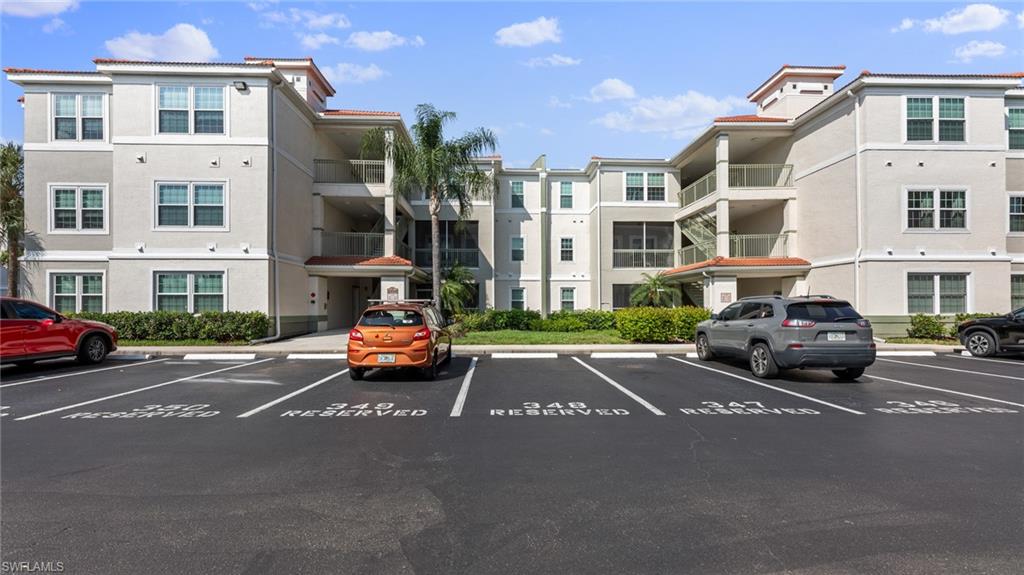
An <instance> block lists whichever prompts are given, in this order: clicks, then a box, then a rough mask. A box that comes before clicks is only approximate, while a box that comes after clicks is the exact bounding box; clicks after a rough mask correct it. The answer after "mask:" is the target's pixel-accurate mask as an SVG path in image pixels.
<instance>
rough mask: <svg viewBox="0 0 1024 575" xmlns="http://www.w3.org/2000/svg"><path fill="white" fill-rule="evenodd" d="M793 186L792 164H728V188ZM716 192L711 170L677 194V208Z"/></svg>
mask: <svg viewBox="0 0 1024 575" xmlns="http://www.w3.org/2000/svg"><path fill="white" fill-rule="evenodd" d="M792 185H793V165H792V164H729V187H730V188H788V187H792ZM716 191H718V180H717V178H716V176H715V172H714V171H713V170H712V171H711V172H708V173H707V174H705V175H704V177H702V178H701V179H699V180H697V181H696V182H693V183H692V184H690V185H689V186H686V187H685V188H683V189H682V190H680V192H679V207H681V208H685V207H686V206H688V205H690V204H692V203H694V202H696V201H697V200H699V199H701V198H704V197H706V196H709V195H711V194H713V193H715V192H716Z"/></svg>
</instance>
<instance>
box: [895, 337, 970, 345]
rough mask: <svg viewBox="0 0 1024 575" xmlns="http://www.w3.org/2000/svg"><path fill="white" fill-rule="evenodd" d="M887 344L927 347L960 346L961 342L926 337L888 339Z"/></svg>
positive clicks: (951, 339) (952, 339)
mask: <svg viewBox="0 0 1024 575" xmlns="http://www.w3.org/2000/svg"><path fill="white" fill-rule="evenodd" d="M885 343H919V344H925V345H960V341H959V340H957V339H954V338H948V339H946V338H944V339H929V338H926V337H887V338H885Z"/></svg>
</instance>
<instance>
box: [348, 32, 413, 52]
mask: <svg viewBox="0 0 1024 575" xmlns="http://www.w3.org/2000/svg"><path fill="white" fill-rule="evenodd" d="M424 44H426V42H424V41H423V37H422V36H413V37H411V38H406V37H405V36H399V35H398V34H395V33H394V32H392V31H390V30H381V31H379V32H364V31H360V32H353V33H351V34H349V37H348V40H345V45H346V46H348V47H349V48H356V49H358V50H363V51H364V52H380V51H382V50H389V49H391V48H397V47H399V46H422V45H424Z"/></svg>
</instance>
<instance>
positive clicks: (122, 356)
mask: <svg viewBox="0 0 1024 575" xmlns="http://www.w3.org/2000/svg"><path fill="white" fill-rule="evenodd" d="M107 359H108V360H110V361H139V360H142V359H153V354H150V353H113V354H110V355H108V356H107Z"/></svg>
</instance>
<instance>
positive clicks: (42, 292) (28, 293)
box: [21, 261, 113, 311]
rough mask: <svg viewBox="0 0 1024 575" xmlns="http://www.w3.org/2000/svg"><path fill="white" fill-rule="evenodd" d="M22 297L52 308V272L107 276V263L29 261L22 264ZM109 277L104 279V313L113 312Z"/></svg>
mask: <svg viewBox="0 0 1024 575" xmlns="http://www.w3.org/2000/svg"><path fill="white" fill-rule="evenodd" d="M21 271H22V277H21V280H22V286H21V287H22V294H21V296H22V297H25V298H27V299H30V300H33V301H37V302H40V303H43V304H45V305H49V306H52V305H53V300H52V299H51V297H50V291H51V289H52V288H51V287H50V285H49V275H50V274H52V273H54V272H58V271H60V272H69V273H75V272H103V273H104V274H107V262H37V261H29V262H23V263H22V268H21ZM110 285H111V283H110V276H109V274H107V277H106V286H107V287H106V289H107V291H108V293H106V294H104V295H105V296H106V297H104V302H103V303H104V306H106V307H105V309H106V311H113V308H112V307H111V301H112V300H111V299H110V293H109V290H110Z"/></svg>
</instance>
